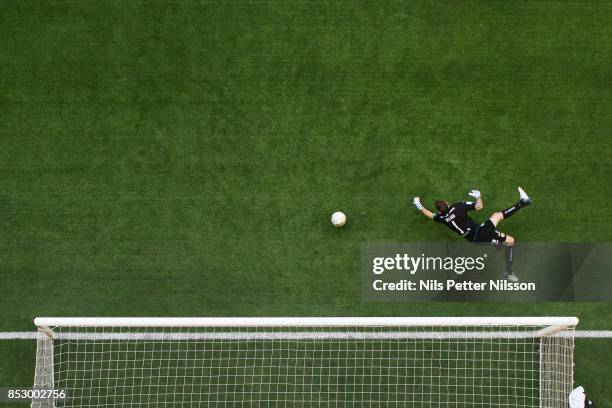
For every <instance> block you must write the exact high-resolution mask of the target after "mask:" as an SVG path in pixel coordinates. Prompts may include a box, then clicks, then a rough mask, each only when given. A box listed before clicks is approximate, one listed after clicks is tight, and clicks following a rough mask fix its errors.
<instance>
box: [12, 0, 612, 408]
mask: <svg viewBox="0 0 612 408" xmlns="http://www.w3.org/2000/svg"><path fill="white" fill-rule="evenodd" d="M611 37H612V5H611V4H610V3H608V2H599V1H589V2H563V1H561V2H529V1H516V2H503V1H495V2H487V1H481V2H479V1H466V2H460V1H443V2H434V3H429V2H409V3H401V2H395V1H391V2H388V1H384V2H365V1H357V2H352V1H342V2H320V1H314V2H304V1H300V2H292V3H289V2H281V1H266V2H195V1H184V2H180V1H179V2H145V1H128V2H125V1H102V2H93V1H88V2H76V1H75V2H65V1H62V2H47V3H41V2H34V1H19V2H8V3H4V4H3V5H2V12H0V39H1V40H0V248H1V250H0V274H1V281H0V282H1V283H0V315H1V316H2V318H1V319H0V331H9V330H31V329H32V328H33V327H32V319H33V318H34V317H35V316H38V315H84V316H85V315H88V316H97V315H100V316H118V315H135V316H141V315H159V316H184V315H185V316H220V315H228V316H241V315H260V316H267V315H296V316H297V315H299V316H305V315H312V316H336V315H338V316H340V315H439V316H449V315H576V316H578V317H580V318H581V319H582V322H583V323H582V324H581V327H582V328H590V329H612V305H611V304H607V303H579V304H575V303H567V304H552V303H551V304H508V303H502V304H486V303H469V304H440V303H438V304H433V303H414V304H407V303H403V304H402V303H394V304H391V303H389V304H378V303H377V304H370V303H362V302H361V300H360V282H359V248H360V244H361V243H362V242H364V241H392V242H398V241H416V240H419V241H438V240H453V239H456V238H455V237H454V236H452V233H451V232H450V231H448V230H447V229H445V228H443V227H440V226H435V225H433V224H429V223H428V222H427V220H425V219H424V218H423V217H420V216H419V215H418V214H417V213H416V211H415V210H414V208H413V207H412V204H411V198H412V196H414V195H420V196H421V197H422V199H423V202H424V203H426V204H428V205H430V206H431V202H432V201H433V200H434V199H436V198H440V197H443V198H447V199H449V200H458V199H462V198H464V197H465V195H464V194H465V193H466V192H467V191H468V190H469V189H471V188H479V189H480V190H481V191H482V193H483V197H484V200H485V210H484V212H485V213H487V212H493V211H495V210H499V209H502V208H504V207H505V206H507V205H509V204H511V203H513V202H514V201H515V200H516V198H517V194H516V186H517V185H522V186H524V187H525V188H526V190H527V191H528V192H529V193H530V194H531V195H532V196H533V198H534V205H533V206H531V207H530V208H528V209H526V210H523V211H522V212H521V213H520V214H518V215H516V216H515V217H513V218H512V219H511V220H508V221H507V222H505V223H504V224H503V229H504V230H505V231H506V232H507V233H509V234H511V235H513V236H515V237H516V238H517V239H518V240H519V241H534V242H537V241H560V242H562V241H569V242H591V241H594V242H597V241H611V240H612V219H611V218H610V217H609V216H606V215H605V211H604V209H605V208H606V207H607V204H608V201H609V199H610V197H612V183H610V175H612V160H611V158H612V139H611V137H610V135H611V134H612V115H610V112H612V92H611V89H612V74H611V71H610V67H611V66H612V42H611V41H610V38H611ZM334 210H342V211H344V212H346V214H347V215H348V218H349V223H348V224H347V226H345V227H343V228H341V229H336V228H333V227H332V226H331V224H330V223H329V216H330V214H331V213H332V212H333V211H334ZM478 215H480V214H478ZM483 217H484V214H483ZM517 256H518V255H517ZM33 349H34V345H33V344H32V343H27V342H2V343H0V386H1V385H6V386H9V385H21V386H23V385H28V384H30V383H31V380H32V375H33V374H32V373H33V371H32V363H33V356H34V353H33ZM576 358H577V367H576V380H577V382H578V383H579V384H584V385H585V387H586V388H587V391H589V390H591V393H592V394H593V396H594V397H595V398H596V400H598V407H612V402H609V401H612V384H610V382H609V381H608V373H609V371H610V368H611V367H612V345H611V343H610V342H609V341H607V342H604V341H598V342H595V341H587V340H580V341H578V347H577V351H576ZM606 399H607V400H608V401H606Z"/></svg>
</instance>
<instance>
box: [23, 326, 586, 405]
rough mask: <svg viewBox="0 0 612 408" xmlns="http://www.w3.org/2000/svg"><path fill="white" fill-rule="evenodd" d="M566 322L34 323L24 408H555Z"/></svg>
mask: <svg viewBox="0 0 612 408" xmlns="http://www.w3.org/2000/svg"><path fill="white" fill-rule="evenodd" d="M577 323H578V319H577V318H575V317H295V318H291V317H266V318H152V317H147V318H128V317H118V318H109V317H104V318H96V317H90V318H52V317H49V318H47V317H45V318H37V319H35V324H36V326H37V327H38V340H37V355H36V370H35V379H34V382H35V387H36V388H49V387H52V388H53V389H56V390H64V391H66V392H67V395H68V398H67V399H64V400H57V401H55V402H49V401H33V403H32V406H33V407H35V408H51V407H60V406H65V407H84V406H87V407H97V406H142V407H145V406H163V407H180V406H190V407H198V406H199V407H311V406H317V407H399V406H402V407H422V406H450V407H453V406H455V407H485V406H486V407H489V406H506V407H537V408H558V407H566V406H567V402H566V401H567V396H568V394H569V392H570V391H571V389H572V385H573V352H574V336H573V331H574V327H575V326H576V324H577Z"/></svg>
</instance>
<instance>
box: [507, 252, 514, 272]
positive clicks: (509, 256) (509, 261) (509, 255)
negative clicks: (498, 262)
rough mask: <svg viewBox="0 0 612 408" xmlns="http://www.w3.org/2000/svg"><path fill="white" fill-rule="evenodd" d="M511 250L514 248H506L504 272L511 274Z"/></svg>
mask: <svg viewBox="0 0 612 408" xmlns="http://www.w3.org/2000/svg"><path fill="white" fill-rule="evenodd" d="M512 248H514V247H513V246H507V247H506V272H508V273H512Z"/></svg>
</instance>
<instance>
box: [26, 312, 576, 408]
mask: <svg viewBox="0 0 612 408" xmlns="http://www.w3.org/2000/svg"><path fill="white" fill-rule="evenodd" d="M34 323H35V325H36V326H37V327H38V334H37V355H36V370H35V379H34V384H35V388H39V389H54V388H57V384H58V380H59V378H57V377H56V375H57V373H56V371H57V366H56V357H57V356H56V351H55V349H54V344H55V343H58V344H61V343H62V342H64V343H73V344H78V342H79V341H83V342H96V341H104V342H111V343H112V342H130V343H131V342H138V341H142V342H152V343H155V342H157V343H156V344H159V343H160V342H161V343H163V342H166V341H168V342H170V343H172V342H174V343H173V344H176V342H179V343H180V342H182V341H186V342H189V341H193V342H224V341H229V342H268V341H270V342H272V343H274V342H284V341H290V342H291V341H295V342H310V341H319V342H334V341H339V342H349V343H350V342H353V341H381V342H384V341H392V342H396V343H397V342H402V341H406V342H428V341H433V342H437V341H440V342H445V341H446V342H449V343H447V344H455V343H456V344H465V342H485V341H486V342H488V343H487V344H489V342H490V343H491V344H494V342H495V341H496V339H500V341H513V340H514V341H517V342H521V341H523V340H524V341H535V342H538V343H539V347H538V352H539V362H536V365H537V364H539V371H540V378H539V387H540V390H539V394H540V398H539V399H540V402H539V405H511V403H509V404H508V406H509V407H513V406H521V407H523V406H539V407H540V408H564V407H565V406H566V405H563V403H562V402H561V401H567V398H565V396H564V395H563V394H565V393H566V392H567V391H568V390H571V387H572V386H573V384H572V382H573V346H574V327H575V326H576V325H577V324H578V319H577V318H575V317H179V318H172V317H135V318H132V317H57V318H56V317H40V318H36V319H35V320H34ZM559 342H563V347H561V348H562V349H563V351H562V353H561V354H562V355H561V357H559V349H560V348H559V346H558V344H559ZM217 344H218V343H217ZM559 360H562V361H559ZM544 367H546V368H545V369H544ZM556 370H559V371H560V372H559V375H557V374H556V373H554V374H553V375H554V378H550V373H551V372H554V371H556ZM545 372H546V373H548V374H544V373H545ZM301 402H302V403H304V401H301ZM268 403H269V401H268ZM230 405H231V404H230ZM230 405H228V406H230ZM55 406H56V405H55V404H53V402H49V401H33V403H32V407H34V408H52V407H55ZM57 406H64V405H62V404H61V403H58V404H57ZM67 406H79V405H67ZM164 406H168V405H164ZM201 406H209V405H206V404H205V405H201ZM210 406H217V405H210ZM218 406H225V405H218ZM240 406H241V405H240ZM257 406H262V407H267V406H280V405H274V404H270V405H265V404H263V405H260V404H258V405H257ZM287 406H291V404H289V405H287ZM325 406H331V405H328V404H327V405H325ZM377 406H379V405H377ZM380 406H383V405H380ZM384 406H386V405H384ZM389 406H390V405H389ZM402 406H404V405H402ZM406 406H418V405H416V404H415V405H410V404H408V405H406ZM453 406H454V405H453ZM470 406H471V405H470ZM479 406H480V405H479Z"/></svg>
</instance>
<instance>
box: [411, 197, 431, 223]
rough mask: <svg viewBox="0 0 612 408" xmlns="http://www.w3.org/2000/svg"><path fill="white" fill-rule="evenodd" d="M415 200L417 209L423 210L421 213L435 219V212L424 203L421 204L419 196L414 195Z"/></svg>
mask: <svg viewBox="0 0 612 408" xmlns="http://www.w3.org/2000/svg"><path fill="white" fill-rule="evenodd" d="M413 202H414V206H415V207H416V209H417V210H419V211H420V212H421V214H423V215H424V216H426V217H427V218H429V219H430V220H432V221H433V219H434V215H433V213H432V212H431V211H429V210H428V209H427V208H425V207H423V204H421V199H420V198H419V197H414V201H413Z"/></svg>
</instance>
